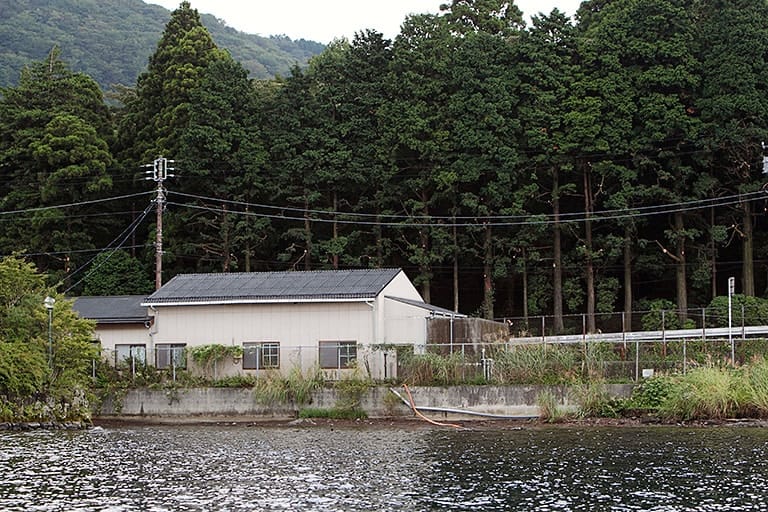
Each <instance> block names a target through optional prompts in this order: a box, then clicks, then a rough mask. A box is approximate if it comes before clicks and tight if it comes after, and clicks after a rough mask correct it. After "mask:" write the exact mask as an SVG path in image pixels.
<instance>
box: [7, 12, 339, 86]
mask: <svg viewBox="0 0 768 512" xmlns="http://www.w3.org/2000/svg"><path fill="white" fill-rule="evenodd" d="M193 8H194V4H193ZM170 16H171V11H169V10H168V9H166V8H164V7H162V6H159V5H154V4H148V3H145V2H144V1H143V0H101V1H97V0H0V40H2V41H3V44H2V47H0V86H4V87H5V86H13V85H15V84H16V83H17V82H18V78H19V74H20V73H21V70H22V69H23V67H24V66H25V65H27V64H29V63H30V62H33V61H39V60H42V59H44V58H45V57H46V56H47V55H48V53H49V52H50V50H51V48H53V47H54V46H56V45H58V46H59V48H60V49H61V55H62V59H63V60H64V61H65V62H67V63H68V64H69V66H70V67H71V69H73V70H74V71H78V72H83V73H86V74H88V75H90V76H91V77H93V78H94V79H95V80H96V81H97V82H98V83H99V84H100V85H101V87H102V89H103V90H108V89H110V88H112V87H113V86H114V85H123V86H133V85H135V83H136V79H137V78H138V76H139V74H140V73H141V72H142V71H143V70H144V69H145V68H146V66H147V62H148V59H149V56H150V55H151V54H152V53H153V52H154V51H155V49H156V47H157V43H158V41H159V40H160V37H161V36H162V33H163V30H164V29H165V25H166V24H167V23H168V20H169V19H170ZM200 19H201V20H202V22H203V25H205V27H206V28H207V29H208V31H209V32H210V33H211V36H212V37H213V40H214V42H215V43H216V45H217V46H218V47H219V48H224V49H227V50H229V52H230V53H231V54H232V57H233V58H234V59H235V60H237V61H239V62H240V63H241V64H242V65H243V66H244V67H245V68H246V69H248V70H249V71H250V76H251V78H258V79H267V78H272V77H274V76H276V75H286V74H288V73H289V72H290V69H291V67H293V66H294V65H300V66H301V65H305V64H306V63H307V61H308V60H309V59H310V58H311V57H312V56H314V55H317V54H319V53H320V52H322V50H323V49H324V48H325V46H324V45H322V44H320V43H317V42H314V41H307V40H305V39H299V40H296V41H294V40H291V39H290V38H288V37H286V36H270V37H264V36H259V35H254V34H246V33H244V32H240V31H238V30H236V29H234V28H232V27H229V26H227V25H226V23H225V22H224V21H223V20H220V19H218V18H216V17H215V16H213V15H210V14H203V13H200Z"/></svg>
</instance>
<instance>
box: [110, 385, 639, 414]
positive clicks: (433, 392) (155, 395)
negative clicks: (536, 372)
mask: <svg viewBox="0 0 768 512" xmlns="http://www.w3.org/2000/svg"><path fill="white" fill-rule="evenodd" d="M545 390H548V391H551V392H552V393H554V394H555V396H556V397H557V398H558V401H559V403H560V405H561V406H563V407H565V408H574V407H575V404H574V403H573V401H572V399H571V398H570V394H569V390H568V388H567V387H563V386H551V387H549V386H454V387H441V388H440V387H416V388H411V390H410V391H411V394H412V396H413V400H414V403H415V404H416V406H417V407H418V408H419V409H420V410H421V411H422V412H423V413H424V414H425V415H426V416H427V417H430V418H435V419H446V418H461V419H473V418H474V419H482V418H483V417H482V416H471V415H467V414H459V413H458V412H455V411H452V412H446V411H430V410H428V409H429V408H440V409H462V410H466V411H469V412H479V413H487V414H495V415H502V416H515V417H518V416H519V417H526V416H538V414H539V410H538V407H537V406H536V397H537V396H538V395H539V394H540V393H541V392H542V391H545ZM631 390H632V385H631V384H629V385H612V386H609V392H610V393H611V394H613V395H615V396H628V395H629V393H631ZM395 391H397V393H398V394H399V395H401V396H402V397H403V398H405V399H406V400H407V399H408V398H407V395H406V393H405V392H404V389H403V388H402V387H401V388H395ZM339 400H340V396H339V395H338V393H337V392H336V390H335V389H322V390H318V391H316V392H315V393H314V394H313V396H312V403H311V404H309V406H310V407H321V408H331V407H334V406H335V405H337V403H338V401H339ZM361 405H362V408H363V409H364V410H365V411H366V412H367V413H368V415H369V417H372V418H376V417H393V416H394V417H397V416H403V417H410V416H413V412H412V411H411V409H410V407H408V406H406V405H405V404H404V403H402V402H401V401H400V400H399V399H398V398H397V397H396V396H395V395H394V394H393V393H392V392H391V391H390V390H389V389H388V388H386V387H375V388H371V389H369V390H368V391H367V392H366V393H365V395H364V396H363V397H362V402H361ZM301 407H304V406H301ZM299 408H300V407H299V406H296V405H294V404H272V405H264V404H261V403H259V400H258V397H257V395H256V394H254V392H253V390H251V389H239V388H238V389H230V388H193V389H177V390H149V389H135V390H129V391H128V392H127V394H126V395H125V396H124V397H118V398H116V399H115V398H113V399H107V400H105V401H104V403H103V404H102V406H101V409H100V411H98V412H97V413H96V414H95V416H96V417H97V418H100V419H107V420H108V419H124V420H143V421H174V420H176V421H184V420H194V419H197V420H212V421H215V420H222V419H226V420H231V421H255V420H259V419H261V420H268V419H288V418H295V417H296V416H297V414H298V411H299Z"/></svg>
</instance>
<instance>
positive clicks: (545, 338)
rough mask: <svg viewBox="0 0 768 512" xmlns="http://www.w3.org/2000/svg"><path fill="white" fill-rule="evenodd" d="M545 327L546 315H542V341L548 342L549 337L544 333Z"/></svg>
mask: <svg viewBox="0 0 768 512" xmlns="http://www.w3.org/2000/svg"><path fill="white" fill-rule="evenodd" d="M545 327H546V326H545V324H544V315H541V341H543V342H544V343H546V342H547V337H546V335H545V334H544V329H545Z"/></svg>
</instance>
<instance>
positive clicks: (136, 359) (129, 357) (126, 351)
mask: <svg viewBox="0 0 768 512" xmlns="http://www.w3.org/2000/svg"><path fill="white" fill-rule="evenodd" d="M136 363H138V364H146V363H147V346H146V345H144V344H143V343H132V344H121V345H115V367H116V368H121V367H126V366H133V365H134V364H136Z"/></svg>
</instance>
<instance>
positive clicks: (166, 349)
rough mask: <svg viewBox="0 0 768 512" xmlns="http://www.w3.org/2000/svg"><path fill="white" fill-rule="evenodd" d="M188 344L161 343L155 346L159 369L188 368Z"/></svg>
mask: <svg viewBox="0 0 768 512" xmlns="http://www.w3.org/2000/svg"><path fill="white" fill-rule="evenodd" d="M186 348H187V344H186V343H159V344H157V345H156V346H155V356H156V360H157V368H158V369H163V368H170V367H174V368H182V369H183V368H186V367H187V352H186Z"/></svg>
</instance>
